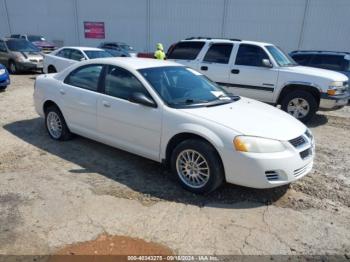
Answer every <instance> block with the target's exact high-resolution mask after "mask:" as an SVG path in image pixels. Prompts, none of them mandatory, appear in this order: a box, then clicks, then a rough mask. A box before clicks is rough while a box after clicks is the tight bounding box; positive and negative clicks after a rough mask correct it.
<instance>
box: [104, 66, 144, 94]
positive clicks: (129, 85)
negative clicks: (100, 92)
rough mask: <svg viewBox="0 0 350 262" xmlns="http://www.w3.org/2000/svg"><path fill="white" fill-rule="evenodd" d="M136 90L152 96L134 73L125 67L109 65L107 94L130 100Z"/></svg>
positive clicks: (106, 84) (106, 85)
mask: <svg viewBox="0 0 350 262" xmlns="http://www.w3.org/2000/svg"><path fill="white" fill-rule="evenodd" d="M134 92H140V93H143V94H145V95H146V96H149V97H150V95H149V94H148V92H147V90H146V89H145V87H144V86H143V85H142V83H141V82H140V81H139V80H138V79H137V78H136V77H135V76H134V75H133V74H131V73H130V72H129V71H127V70H125V69H122V68H119V67H116V66H109V67H108V69H107V72H106V78H105V93H106V95H110V96H113V97H117V98H121V99H125V100H129V98H130V96H131V94H132V93H134Z"/></svg>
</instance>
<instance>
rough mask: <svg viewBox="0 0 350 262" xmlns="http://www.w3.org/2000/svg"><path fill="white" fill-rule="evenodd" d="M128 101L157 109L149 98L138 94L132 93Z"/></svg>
mask: <svg viewBox="0 0 350 262" xmlns="http://www.w3.org/2000/svg"><path fill="white" fill-rule="evenodd" d="M129 101H130V102H133V103H137V104H140V105H144V106H148V107H154V108H155V107H157V104H156V103H155V102H154V101H153V99H151V98H150V97H148V96H146V95H145V94H143V93H140V92H134V93H132V94H131V96H130V97H129Z"/></svg>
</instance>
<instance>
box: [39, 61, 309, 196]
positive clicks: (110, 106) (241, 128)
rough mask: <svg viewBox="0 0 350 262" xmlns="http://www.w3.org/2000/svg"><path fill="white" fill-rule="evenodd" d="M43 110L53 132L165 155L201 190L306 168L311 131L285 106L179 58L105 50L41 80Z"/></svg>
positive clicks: (285, 178) (257, 183)
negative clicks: (225, 83)
mask: <svg viewBox="0 0 350 262" xmlns="http://www.w3.org/2000/svg"><path fill="white" fill-rule="evenodd" d="M34 101H35V107H36V110H37V112H38V113H39V114H40V115H41V116H43V117H45V123H46V128H47V130H48V133H49V135H50V136H51V137H52V138H53V139H55V140H67V139H69V138H70V137H71V134H72V133H76V134H79V135H82V136H85V137H88V138H91V139H94V140H97V141H100V142H102V143H105V144H108V145H112V146H114V147H118V148H121V149H124V150H126V151H129V152H132V153H135V154H138V155H141V156H143V157H146V158H150V159H153V160H155V161H158V162H164V163H168V164H169V165H170V167H171V170H172V172H173V173H174V175H176V176H177V177H178V179H179V181H180V183H181V184H182V185H183V186H184V187H185V188H186V189H188V190H190V191H192V192H196V193H205V192H210V191H212V190H214V189H215V188H217V187H218V186H220V185H221V184H222V183H223V182H224V181H226V182H228V183H233V184H238V185H243V186H247V187H253V188H270V187H276V186H280V185H284V184H288V183H290V182H293V181H295V180H297V179H299V178H301V177H303V176H304V175H306V174H307V173H309V172H310V170H311V169H312V165H313V158H314V140H313V137H312V134H311V132H310V131H309V130H308V129H307V128H306V127H305V126H304V125H303V124H302V123H301V122H299V121H298V120H296V119H295V118H293V117H292V116H290V115H288V114H287V113H284V112H283V111H281V110H279V109H277V108H274V107H272V106H269V105H266V104H263V103H261V102H258V101H255V100H251V99H247V98H243V97H238V96H235V95H233V94H230V93H227V92H226V91H224V89H222V88H221V87H219V86H218V85H216V84H215V83H213V82H212V81H210V80H209V79H208V78H206V77H205V76H203V75H201V74H199V73H198V72H196V71H193V70H192V69H189V68H186V67H184V66H181V65H179V64H176V63H173V62H164V61H157V60H153V59H138V58H104V59H95V60H90V61H85V62H81V63H78V64H75V65H73V66H71V67H69V68H68V69H66V70H64V71H62V72H60V73H57V74H48V75H42V76H39V77H38V78H37V80H36V82H35V91H34Z"/></svg>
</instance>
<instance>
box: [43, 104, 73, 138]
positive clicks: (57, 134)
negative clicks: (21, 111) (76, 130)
mask: <svg viewBox="0 0 350 262" xmlns="http://www.w3.org/2000/svg"><path fill="white" fill-rule="evenodd" d="M45 126H46V130H47V132H48V133H49V135H50V137H51V138H52V139H54V140H59V141H66V140H69V139H71V138H72V133H71V132H70V131H69V128H68V126H67V124H66V121H65V119H64V117H63V115H62V113H61V111H60V110H59V108H58V107H57V106H50V107H49V108H47V109H46V111H45Z"/></svg>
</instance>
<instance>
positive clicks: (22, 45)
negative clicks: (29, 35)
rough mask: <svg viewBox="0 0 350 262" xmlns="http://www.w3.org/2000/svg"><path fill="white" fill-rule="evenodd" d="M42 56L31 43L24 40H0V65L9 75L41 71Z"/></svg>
mask: <svg viewBox="0 0 350 262" xmlns="http://www.w3.org/2000/svg"><path fill="white" fill-rule="evenodd" d="M43 59H44V57H43V54H42V53H41V52H40V50H39V49H38V48H37V47H36V46H35V45H33V44H32V43H31V42H29V41H27V40H24V39H14V38H4V39H0V63H2V64H4V65H5V66H6V67H7V69H8V70H9V71H10V73H11V74H16V73H19V72H21V71H26V70H40V71H41V70H42V69H43Z"/></svg>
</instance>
